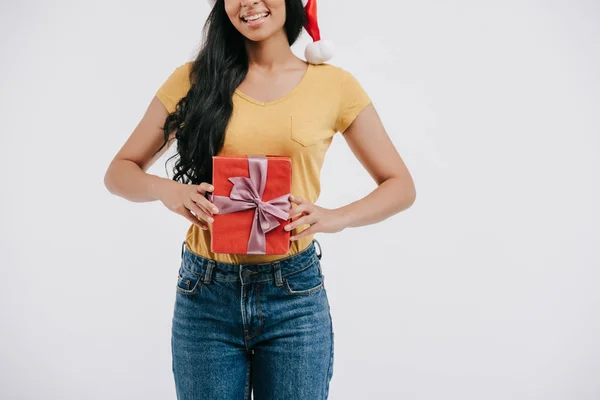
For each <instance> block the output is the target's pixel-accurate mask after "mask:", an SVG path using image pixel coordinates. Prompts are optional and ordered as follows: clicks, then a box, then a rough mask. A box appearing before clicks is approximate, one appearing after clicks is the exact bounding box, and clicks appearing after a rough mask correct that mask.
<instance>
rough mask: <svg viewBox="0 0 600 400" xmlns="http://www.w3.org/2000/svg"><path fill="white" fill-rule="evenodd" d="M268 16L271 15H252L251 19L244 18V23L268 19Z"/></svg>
mask: <svg viewBox="0 0 600 400" xmlns="http://www.w3.org/2000/svg"><path fill="white" fill-rule="evenodd" d="M268 14H269V13H262V14H256V15H252V16H250V17H246V18H244V21H254V20H257V19H259V18H262V17H266V16H267V15H268Z"/></svg>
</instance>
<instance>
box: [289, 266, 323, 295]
mask: <svg viewBox="0 0 600 400" xmlns="http://www.w3.org/2000/svg"><path fill="white" fill-rule="evenodd" d="M319 263H320V262H319V261H318V260H317V261H314V262H313V263H312V264H310V265H309V266H308V267H305V268H303V269H301V270H299V271H294V272H292V273H290V274H287V275H285V276H283V277H282V279H283V287H284V288H285V290H286V291H287V292H288V293H289V294H292V295H305V296H306V295H310V294H313V293H317V292H318V291H319V290H321V289H322V288H323V274H322V273H321V268H320V265H319Z"/></svg>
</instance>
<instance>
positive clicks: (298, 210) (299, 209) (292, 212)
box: [290, 204, 308, 218]
mask: <svg viewBox="0 0 600 400" xmlns="http://www.w3.org/2000/svg"><path fill="white" fill-rule="evenodd" d="M305 212H308V209H307V206H306V205H305V204H303V205H300V206H296V207H292V209H291V210H290V218H292V217H295V216H297V215H300V214H303V213H305Z"/></svg>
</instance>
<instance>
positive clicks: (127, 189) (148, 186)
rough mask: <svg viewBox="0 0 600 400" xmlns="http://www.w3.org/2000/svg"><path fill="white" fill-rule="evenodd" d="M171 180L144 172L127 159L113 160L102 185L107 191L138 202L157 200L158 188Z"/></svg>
mask: <svg viewBox="0 0 600 400" xmlns="http://www.w3.org/2000/svg"><path fill="white" fill-rule="evenodd" d="M171 182H172V181H171V180H170V179H167V178H161V177H159V176H157V175H152V174H148V173H146V172H145V171H143V170H142V169H141V168H140V167H139V166H138V165H137V164H136V163H134V162H133V161H129V160H115V161H113V162H112V163H111V165H110V166H109V168H108V170H107V171H106V175H105V176H104V185H105V186H106V188H107V189H108V191H109V192H111V193H112V194H114V195H117V196H120V197H123V198H125V199H127V200H129V201H133V202H139V203H141V202H149V201H155V200H158V199H159V194H160V190H161V189H162V188H163V187H164V185H167V184H170V183H171Z"/></svg>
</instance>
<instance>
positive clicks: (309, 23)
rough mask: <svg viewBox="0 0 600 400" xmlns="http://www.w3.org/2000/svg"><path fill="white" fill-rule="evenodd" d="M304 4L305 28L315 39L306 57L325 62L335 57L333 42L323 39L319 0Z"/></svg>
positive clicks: (313, 60) (312, 61) (307, 0)
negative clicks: (318, 7) (318, 12)
mask: <svg viewBox="0 0 600 400" xmlns="http://www.w3.org/2000/svg"><path fill="white" fill-rule="evenodd" d="M208 3H209V4H210V6H211V7H212V6H214V5H215V3H216V0H208ZM302 4H303V5H304V10H305V11H306V24H305V25H304V29H306V31H307V32H308V34H309V35H310V37H311V38H312V40H313V41H312V43H309V44H308V45H307V46H306V48H305V49H304V57H306V61H308V62H309V63H311V64H323V63H324V62H326V61H329V60H331V58H332V57H333V54H334V47H333V43H332V42H331V41H330V40H321V32H320V31H319V24H318V23H317V0H302Z"/></svg>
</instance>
